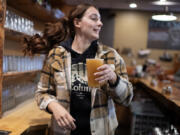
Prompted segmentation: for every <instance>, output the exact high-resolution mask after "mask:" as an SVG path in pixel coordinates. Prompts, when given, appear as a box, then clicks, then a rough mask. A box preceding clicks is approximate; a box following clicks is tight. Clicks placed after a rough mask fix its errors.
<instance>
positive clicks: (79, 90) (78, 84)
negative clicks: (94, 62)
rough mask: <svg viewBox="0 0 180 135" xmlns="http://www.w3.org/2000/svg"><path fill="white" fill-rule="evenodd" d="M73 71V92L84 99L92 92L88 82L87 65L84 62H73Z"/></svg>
mask: <svg viewBox="0 0 180 135" xmlns="http://www.w3.org/2000/svg"><path fill="white" fill-rule="evenodd" d="M71 71H72V72H71V73H72V76H71V79H72V80H71V81H72V92H73V93H74V94H76V96H78V97H79V98H80V99H83V98H84V96H85V95H87V94H89V93H90V92H91V90H90V88H89V87H88V82H87V74H86V65H85V64H83V63H78V64H73V65H72V70H71Z"/></svg>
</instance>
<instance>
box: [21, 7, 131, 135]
mask: <svg viewBox="0 0 180 135" xmlns="http://www.w3.org/2000/svg"><path fill="white" fill-rule="evenodd" d="M102 25H103V24H102V22H101V17H100V14H99V11H98V9H97V8H96V7H94V6H92V5H86V4H84V5H78V6H77V7H76V8H75V9H73V10H72V12H71V13H70V15H69V17H68V18H62V19H61V20H60V21H59V22H58V23H55V24H47V25H46V28H45V31H44V36H43V37H40V36H38V35H35V36H34V37H32V38H31V39H25V45H26V48H25V50H24V51H25V53H30V54H35V53H48V55H47V58H46V60H45V63H44V67H43V69H42V73H41V77H40V81H39V83H38V89H37V91H36V93H35V98H36V101H37V103H38V105H39V107H40V109H43V110H46V111H47V112H49V113H52V126H51V127H52V133H53V134H55V135H113V134H114V131H115V129H116V127H117V125H118V123H117V119H116V114H115V109H114V104H113V101H114V102H116V103H119V104H124V105H128V104H129V103H130V101H131V99H132V95H133V93H132V85H131V83H130V82H129V81H128V77H127V74H126V67H125V63H124V61H123V59H122V58H121V57H120V56H119V54H118V53H117V52H116V51H115V50H114V49H112V48H109V47H106V46H103V45H101V44H100V43H98V42H97V40H98V39H99V32H100V30H101V27H102ZM87 58H101V59H104V62H105V64H104V65H102V66H101V67H99V68H98V72H97V73H95V74H94V75H95V76H96V80H97V81H98V82H99V83H100V84H103V85H102V86H101V88H99V89H98V88H90V87H88V84H87V74H86V64H85V63H86V59H87ZM110 65H111V66H110ZM112 65H113V66H112ZM113 67H114V68H113Z"/></svg>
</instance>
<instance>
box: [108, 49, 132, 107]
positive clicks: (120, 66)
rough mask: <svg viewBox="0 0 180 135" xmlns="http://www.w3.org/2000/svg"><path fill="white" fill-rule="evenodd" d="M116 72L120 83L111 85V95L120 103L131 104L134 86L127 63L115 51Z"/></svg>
mask: <svg viewBox="0 0 180 135" xmlns="http://www.w3.org/2000/svg"><path fill="white" fill-rule="evenodd" d="M114 56H115V73H116V74H117V76H118V78H119V79H118V84H117V85H116V86H115V87H110V88H109V89H110V91H109V92H110V95H111V97H112V98H113V100H114V101H115V102H116V103H118V104H123V105H129V104H130V102H131V100H132V98H133V87H132V84H131V83H130V82H129V80H128V75H127V70H126V65H125V62H124V60H123V58H122V57H121V56H120V55H119V54H118V53H117V52H116V51H114Z"/></svg>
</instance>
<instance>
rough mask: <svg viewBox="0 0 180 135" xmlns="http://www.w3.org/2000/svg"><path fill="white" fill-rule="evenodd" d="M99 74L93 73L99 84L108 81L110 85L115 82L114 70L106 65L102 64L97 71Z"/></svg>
mask: <svg viewBox="0 0 180 135" xmlns="http://www.w3.org/2000/svg"><path fill="white" fill-rule="evenodd" d="M97 70H98V71H99V72H96V73H94V75H95V76H97V78H96V79H95V80H96V81H98V82H99V83H100V84H101V83H105V82H107V81H109V82H110V83H111V84H114V83H115V82H116V80H117V75H116V73H115V72H114V69H113V68H112V67H111V66H110V65H108V64H104V65H102V66H100V67H98V69H97Z"/></svg>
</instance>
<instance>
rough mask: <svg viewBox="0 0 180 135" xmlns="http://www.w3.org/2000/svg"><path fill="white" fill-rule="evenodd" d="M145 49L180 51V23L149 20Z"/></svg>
mask: <svg viewBox="0 0 180 135" xmlns="http://www.w3.org/2000/svg"><path fill="white" fill-rule="evenodd" d="M147 47H148V48H154V49H171V50H180V22H177V21H173V22H163V21H154V20H150V21H149V32H148V44H147Z"/></svg>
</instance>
